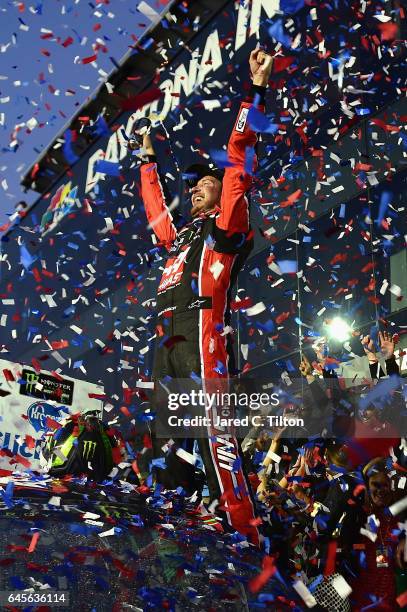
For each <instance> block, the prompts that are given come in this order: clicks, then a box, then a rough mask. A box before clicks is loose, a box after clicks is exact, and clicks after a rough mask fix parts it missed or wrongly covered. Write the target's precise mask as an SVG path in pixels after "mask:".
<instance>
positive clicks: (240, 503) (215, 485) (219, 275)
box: [141, 49, 272, 543]
mask: <svg viewBox="0 0 407 612" xmlns="http://www.w3.org/2000/svg"><path fill="white" fill-rule="evenodd" d="M249 64H250V71H251V75H252V81H253V85H252V88H251V91H250V94H249V96H248V97H247V98H246V99H245V100H244V101H242V102H241V105H240V109H239V112H238V115H237V119H236V121H235V125H234V128H233V131H232V134H231V136H230V139H229V144H228V149H227V152H228V160H229V162H230V163H231V165H230V166H228V167H227V168H226V170H225V171H224V172H223V171H220V170H218V169H214V168H211V167H210V166H206V165H203V164H195V165H194V166H191V167H190V168H188V170H187V182H188V185H189V187H190V189H191V204H192V207H191V217H192V220H191V222H190V223H188V224H187V225H185V226H184V227H183V228H182V229H180V230H177V228H176V225H175V223H174V219H173V216H172V214H171V212H170V210H169V208H168V204H169V203H168V201H166V197H165V189H164V186H163V183H162V181H161V178H160V175H159V170H158V165H157V159H156V156H155V153H154V149H153V145H152V141H151V137H150V135H149V134H148V133H147V134H145V135H144V138H143V149H144V151H143V153H144V155H147V160H146V161H145V163H143V164H142V166H141V194H142V199H143V202H144V206H145V210H146V214H147V218H148V221H149V223H150V225H151V227H152V228H153V230H154V233H155V234H156V236H157V238H158V240H159V242H160V243H161V244H162V245H163V246H165V248H166V249H167V251H168V259H167V261H166V264H165V269H164V272H163V275H162V278H161V281H160V284H159V287H158V295H157V311H158V321H157V328H156V334H157V344H158V343H160V348H159V350H156V353H155V361H154V368H153V378H154V379H155V380H160V379H163V378H165V377H168V376H169V377H171V378H178V379H190V380H191V374H192V375H193V376H194V375H195V377H198V378H200V379H201V380H202V385H204V384H205V382H204V381H205V380H209V379H214V378H217V379H219V378H227V376H228V361H229V354H228V347H227V337H228V334H227V333H225V327H226V326H227V325H228V321H229V302H230V294H231V289H232V287H233V284H234V283H235V281H236V277H237V274H238V272H239V270H240V269H241V267H242V265H243V263H244V261H245V259H246V258H247V256H248V255H249V253H250V251H251V249H252V247H253V238H252V236H253V232H252V230H251V227H250V218H249V204H248V200H247V197H246V194H247V192H248V190H249V189H250V187H251V184H252V176H251V174H249V173H247V172H246V170H245V168H247V167H248V165H250V162H249V161H248V160H253V167H252V172H254V170H255V167H256V156H255V154H254V145H255V144H256V142H257V137H256V134H255V133H254V132H253V130H252V129H251V128H250V126H249V122H248V119H247V116H248V113H249V109H250V108H251V106H252V104H253V101H254V100H256V103H257V105H258V108H259V109H260V110H263V108H264V97H265V91H266V87H267V84H268V80H269V77H270V72H271V67H272V58H271V57H270V56H269V55H267V54H266V53H265V52H263V51H262V50H260V49H256V50H255V51H253V52H252V53H251V54H250V59H249ZM166 339H167V340H169V342H165V344H164V343H163V342H162V341H163V340H166ZM207 434H208V435H207V436H205V438H204V439H199V440H198V445H199V452H200V455H201V457H202V461H203V463H204V467H205V474H206V479H207V484H208V488H209V493H210V497H211V500H212V501H215V500H220V505H219V507H220V508H221V509H222V510H223V512H224V514H225V515H226V517H227V520H228V522H229V524H230V525H232V527H233V528H235V529H236V530H237V531H239V532H240V533H243V534H244V535H246V536H247V537H248V538H249V539H250V540H251V541H252V542H253V543H258V542H259V534H258V530H257V527H256V521H255V513H254V506H253V501H252V498H251V495H250V490H249V486H248V483H247V480H246V477H245V475H244V473H243V469H242V467H241V466H242V462H241V460H240V449H239V446H238V442H237V440H236V439H235V438H234V437H233V436H231V435H230V434H226V435H225V436H224V437H222V433H219V432H218V431H216V430H215V429H213V428H208V432H207ZM153 442H154V447H155V449H156V454H158V452H159V451H160V449H161V448H162V447H163V446H164V445H165V440H155V441H153ZM176 442H178V444H177V443H176V444H173V445H172V446H171V450H170V452H168V445H167V447H166V449H165V450H167V453H166V456H165V466H166V467H165V469H159V470H158V471H157V479H158V482H160V483H161V484H162V485H163V486H164V487H166V488H176V487H177V486H180V485H181V486H183V487H184V488H185V489H186V490H187V491H188V489H189V490H190V491H191V490H193V485H192V487H191V483H190V486H188V480H190V481H191V480H193V477H194V476H193V475H194V468H193V466H191V465H190V464H188V462H183V461H182V460H180V459H179V458H178V455H176V449H177V447H178V446H179V441H176ZM161 456H163V454H162V452H161ZM234 459H235V460H234ZM215 503H216V502H215Z"/></svg>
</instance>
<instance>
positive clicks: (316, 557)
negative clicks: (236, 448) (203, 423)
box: [242, 331, 407, 610]
mask: <svg viewBox="0 0 407 612" xmlns="http://www.w3.org/2000/svg"><path fill="white" fill-rule="evenodd" d="M394 340H395V339H394V338H393V337H392V335H391V334H390V333H389V332H387V331H384V332H380V333H379V335H378V338H377V345H378V346H377V350H376V342H375V341H374V340H373V339H372V338H370V337H369V336H366V337H364V338H363V339H362V344H363V349H364V352H365V354H366V358H367V359H368V361H369V367H370V372H371V379H370V380H364V381H363V383H364V384H363V386H362V388H361V386H360V385H359V386H358V388H357V389H355V388H352V386H347V385H346V384H345V381H344V380H341V378H340V377H339V376H338V375H337V373H336V370H335V369H333V368H332V363H333V360H332V359H330V358H329V356H328V355H327V354H326V351H324V348H321V347H320V348H319V349H317V352H316V360H315V362H313V363H310V361H309V360H308V359H307V358H306V357H303V359H302V361H301V364H300V373H301V375H302V376H303V377H304V379H305V381H306V383H307V385H308V387H307V389H306V392H305V394H304V397H305V398H306V399H305V401H303V402H302V403H300V402H298V404H297V405H296V407H295V411H296V413H297V414H301V412H303V413H304V414H307V418H305V419H304V421H305V423H308V424H310V425H309V427H310V429H308V430H307V428H304V430H303V431H296V432H295V431H290V428H289V427H288V428H287V427H286V428H282V429H280V430H279V431H277V432H276V431H275V430H274V431H269V430H268V429H267V427H266V426H259V427H257V428H254V429H252V430H251V431H250V433H249V434H248V435H247V436H246V438H245V439H244V440H243V443H242V449H243V453H244V457H245V462H246V469H247V470H248V471H249V472H250V473H251V474H252V477H251V482H252V485H253V488H254V489H255V491H256V497H257V500H258V502H259V503H260V505H261V508H262V510H261V513H262V520H263V524H264V526H265V528H264V534H265V536H266V542H267V546H268V553H269V555H270V556H272V557H273V558H274V559H275V562H276V565H277V566H278V567H279V569H280V571H281V572H283V573H285V574H286V575H287V573H288V574H289V575H291V576H295V575H296V576H301V577H302V581H303V582H304V583H305V584H308V585H312V583H313V581H315V580H317V581H319V582H318V584H317V586H316V587H315V584H314V596H315V598H316V600H317V602H318V604H319V605H321V606H322V609H330V610H333V609H335V610H350V609H352V610H362V609H363V610H364V609H368V608H369V609H370V606H371V607H372V608H373V609H377V610H396V609H400V608H401V609H402V608H403V605H404V602H403V600H402V598H400V594H401V593H403V592H404V591H405V590H406V585H407V583H406V576H405V574H404V568H405V567H406V565H405V563H406V561H407V555H406V553H407V550H406V548H407V547H406V538H405V516H404V515H405V510H406V508H407V504H406V503H404V502H403V501H402V500H403V498H404V499H405V498H406V495H405V482H406V471H407V445H406V441H405V439H404V437H403V435H404V433H405V428H404V423H405V420H406V408H405V402H404V400H403V388H402V379H400V378H399V376H398V374H399V369H398V365H397V362H396V359H395V356H394V348H395V342H394ZM382 360H383V361H384V362H385V371H383V368H382V367H381V366H380V361H382ZM347 382H349V381H347ZM291 409H292V407H291ZM312 417H314V418H312ZM318 423H319V427H318ZM254 474H255V475H256V476H254ZM322 576H323V578H322ZM343 580H344V581H345V582H344V581H343ZM334 581H335V582H334ZM338 581H339V582H338ZM333 584H334V586H333ZM338 585H339V586H338ZM338 592H339V593H340V594H341V595H339V594H338Z"/></svg>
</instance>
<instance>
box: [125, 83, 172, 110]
mask: <svg viewBox="0 0 407 612" xmlns="http://www.w3.org/2000/svg"><path fill="white" fill-rule="evenodd" d="M163 95H164V94H163V92H162V91H161V89H159V88H158V87H155V88H153V89H148V90H147V91H145V92H143V93H142V94H140V95H138V96H133V97H132V98H126V100H123V102H122V103H121V107H122V110H132V111H135V110H137V109H139V108H142V107H143V106H144V105H145V104H149V103H150V102H154V100H159V99H160V98H162V97H163Z"/></svg>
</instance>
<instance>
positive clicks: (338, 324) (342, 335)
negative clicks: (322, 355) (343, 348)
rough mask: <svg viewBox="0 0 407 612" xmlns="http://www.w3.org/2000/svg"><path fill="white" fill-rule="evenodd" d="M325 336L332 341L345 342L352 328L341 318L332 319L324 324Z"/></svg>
mask: <svg viewBox="0 0 407 612" xmlns="http://www.w3.org/2000/svg"><path fill="white" fill-rule="evenodd" d="M326 328H327V335H328V337H329V338H332V340H338V342H346V340H349V338H350V336H351V333H352V328H351V327H350V325H349V324H348V323H347V322H346V321H345V320H344V319H341V317H334V318H333V319H331V320H330V321H329V322H327V323H326Z"/></svg>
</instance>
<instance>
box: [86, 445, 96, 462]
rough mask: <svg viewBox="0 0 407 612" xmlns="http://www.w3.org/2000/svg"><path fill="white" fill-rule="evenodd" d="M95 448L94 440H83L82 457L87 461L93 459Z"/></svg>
mask: <svg viewBox="0 0 407 612" xmlns="http://www.w3.org/2000/svg"><path fill="white" fill-rule="evenodd" d="M95 450H96V442H93V441H92V440H85V441H84V442H83V458H84V459H85V461H89V460H90V459H93V457H94V455H95Z"/></svg>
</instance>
